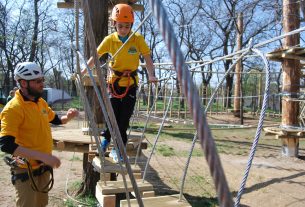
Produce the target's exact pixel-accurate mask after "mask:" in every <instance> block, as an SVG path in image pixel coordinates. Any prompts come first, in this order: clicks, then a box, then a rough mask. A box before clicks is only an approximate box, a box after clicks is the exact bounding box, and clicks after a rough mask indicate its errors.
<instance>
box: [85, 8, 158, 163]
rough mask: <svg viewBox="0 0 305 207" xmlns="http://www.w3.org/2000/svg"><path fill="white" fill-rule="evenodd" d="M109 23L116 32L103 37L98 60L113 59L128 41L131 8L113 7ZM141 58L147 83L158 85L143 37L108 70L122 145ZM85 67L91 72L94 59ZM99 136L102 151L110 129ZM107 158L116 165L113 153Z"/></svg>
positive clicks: (127, 46)
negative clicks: (108, 56) (143, 62)
mask: <svg viewBox="0 0 305 207" xmlns="http://www.w3.org/2000/svg"><path fill="white" fill-rule="evenodd" d="M111 19H112V21H113V25H114V27H115V29H116V32H114V33H112V34H110V35H108V36H107V37H105V38H104V40H103V41H102V42H101V44H100V45H99V46H98V48H97V53H98V55H99V57H101V56H102V55H104V54H106V53H108V54H109V55H111V56H113V55H114V54H115V53H116V52H117V51H118V50H119V48H121V46H122V45H123V44H124V43H125V42H126V40H127V39H128V38H129V35H130V34H131V28H132V25H133V23H134V14H133V10H132V8H131V6H129V5H127V4H117V5H115V6H114V8H113V10H112V14H111ZM140 55H142V56H143V58H144V60H145V62H146V68H147V73H148V77H149V82H157V81H158V79H157V78H156V77H155V74H154V65H153V61H152V59H151V57H150V49H149V47H148V46H147V44H146V42H145V40H144V37H143V36H142V35H140V34H138V33H136V34H135V35H134V36H132V37H131V38H130V39H129V41H128V42H127V43H126V44H125V45H124V47H123V48H122V50H121V51H120V52H119V53H118V54H117V55H116V56H115V57H113V59H112V61H111V62H110V63H109V68H110V70H109V72H108V75H107V84H108V91H109V97H110V102H111V105H112V107H113V111H114V114H115V117H116V121H117V123H118V127H119V130H120V133H121V136H122V140H123V143H124V144H125V145H126V143H127V134H126V130H127V128H128V127H129V120H130V117H131V115H132V113H133V109H134V106H135V103H136V91H137V86H138V80H139V78H138V75H137V69H138V67H139V58H140ZM88 66H89V67H90V68H92V67H94V60H93V57H91V58H90V59H89V60H88ZM85 72H86V69H85V68H84V69H83V70H82V74H84V73H85ZM102 135H103V136H104V138H105V139H103V140H102V148H103V151H105V150H106V148H107V147H108V145H109V143H110V138H111V135H110V132H109V129H108V128H107V129H106V130H105V131H104V132H103V134H102ZM110 156H111V157H112V158H113V160H114V161H115V162H118V156H117V154H116V152H115V149H113V150H112V151H111V152H110Z"/></svg>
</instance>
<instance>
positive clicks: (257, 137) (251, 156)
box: [234, 49, 270, 207]
mask: <svg viewBox="0 0 305 207" xmlns="http://www.w3.org/2000/svg"><path fill="white" fill-rule="evenodd" d="M252 51H253V52H255V53H256V54H258V55H259V56H260V57H261V58H262V60H263V62H264V65H265V69H266V83H265V93H264V94H265V95H264V99H263V105H262V109H261V115H260V118H259V122H258V126H257V130H256V134H255V138H254V140H253V144H252V147H251V151H250V154H249V159H248V162H247V167H246V170H245V174H244V177H243V179H242V182H241V185H240V189H239V191H238V193H237V197H236V200H235V205H234V206H235V207H238V206H239V203H240V199H241V196H242V194H243V192H244V188H245V185H246V182H247V178H248V176H249V172H250V168H251V165H252V161H253V158H254V155H255V151H256V147H257V144H258V141H259V138H260V133H261V131H262V127H263V123H264V118H265V113H266V109H267V102H268V93H269V87H270V74H269V71H270V67H269V62H268V60H267V58H266V57H265V55H264V54H263V53H262V52H261V51H259V50H258V49H252Z"/></svg>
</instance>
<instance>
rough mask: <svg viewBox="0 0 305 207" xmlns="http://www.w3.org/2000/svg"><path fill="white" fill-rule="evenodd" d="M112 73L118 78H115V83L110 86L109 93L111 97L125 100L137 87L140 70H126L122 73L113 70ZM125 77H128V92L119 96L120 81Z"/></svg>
mask: <svg viewBox="0 0 305 207" xmlns="http://www.w3.org/2000/svg"><path fill="white" fill-rule="evenodd" d="M111 71H112V72H113V73H114V74H115V75H116V76H117V77H115V79H114V82H113V83H112V84H108V91H109V92H110V93H111V95H112V96H113V97H115V98H124V97H125V96H126V95H127V93H128V91H129V89H130V88H132V87H136V86H137V81H136V76H137V75H138V70H134V71H131V70H125V71H124V72H120V71H117V70H113V69H111ZM123 77H127V87H126V90H125V92H124V93H121V94H119V93H118V89H119V88H120V86H119V81H120V80H121V79H122V78H123ZM131 78H132V80H133V84H132V85H130V79H131Z"/></svg>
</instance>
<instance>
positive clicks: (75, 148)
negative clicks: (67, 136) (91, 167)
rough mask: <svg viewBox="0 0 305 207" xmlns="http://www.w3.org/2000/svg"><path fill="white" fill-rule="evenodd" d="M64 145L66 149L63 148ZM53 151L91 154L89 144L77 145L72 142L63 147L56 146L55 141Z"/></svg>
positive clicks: (64, 144) (65, 143)
mask: <svg viewBox="0 0 305 207" xmlns="http://www.w3.org/2000/svg"><path fill="white" fill-rule="evenodd" d="M62 145H63V146H64V148H62ZM53 149H54V150H58V151H67V152H82V153H89V151H90V150H89V144H77V143H71V142H64V143H63V144H61V146H58V145H57V144H56V141H53Z"/></svg>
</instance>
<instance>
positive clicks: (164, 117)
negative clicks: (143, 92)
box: [142, 78, 174, 182]
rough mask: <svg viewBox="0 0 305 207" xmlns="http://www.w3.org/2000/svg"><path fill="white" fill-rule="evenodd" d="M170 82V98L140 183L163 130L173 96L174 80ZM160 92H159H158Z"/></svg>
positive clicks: (143, 179)
mask: <svg viewBox="0 0 305 207" xmlns="http://www.w3.org/2000/svg"><path fill="white" fill-rule="evenodd" d="M171 81H172V87H171V92H170V97H169V100H168V103H167V107H166V110H165V112H164V115H163V119H162V122H161V124H160V127H159V130H158V133H157V135H156V137H155V140H154V144H153V147H152V150H151V152H150V154H149V157H148V159H147V161H146V165H145V168H144V173H143V178H142V181H143V182H144V181H145V177H146V173H147V169H148V165H149V163H150V160H151V158H152V155H153V154H154V152H155V149H156V146H157V142H158V140H159V137H160V134H161V131H162V129H163V126H164V122H165V119H166V117H167V113H168V111H169V108H170V106H171V103H172V96H173V91H174V79H173V78H171ZM160 91H161V90H160Z"/></svg>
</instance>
